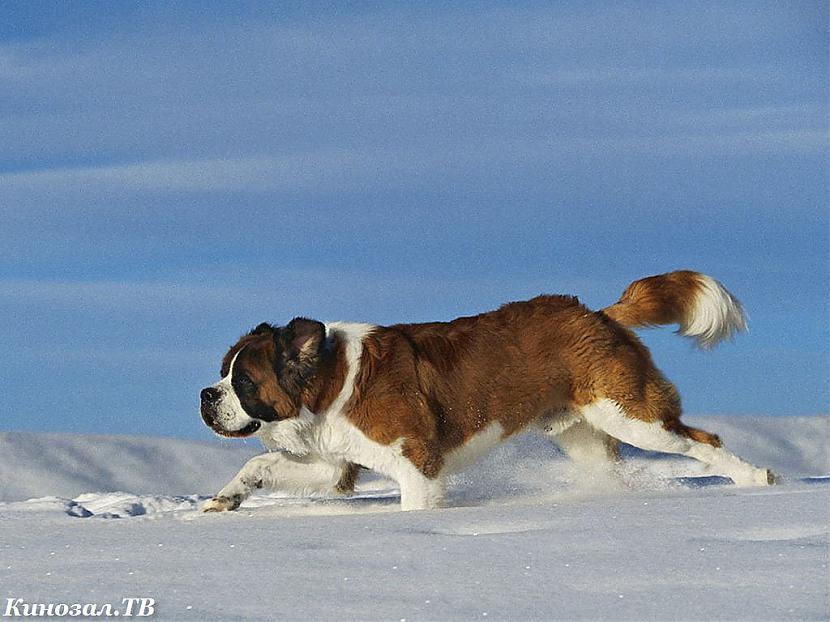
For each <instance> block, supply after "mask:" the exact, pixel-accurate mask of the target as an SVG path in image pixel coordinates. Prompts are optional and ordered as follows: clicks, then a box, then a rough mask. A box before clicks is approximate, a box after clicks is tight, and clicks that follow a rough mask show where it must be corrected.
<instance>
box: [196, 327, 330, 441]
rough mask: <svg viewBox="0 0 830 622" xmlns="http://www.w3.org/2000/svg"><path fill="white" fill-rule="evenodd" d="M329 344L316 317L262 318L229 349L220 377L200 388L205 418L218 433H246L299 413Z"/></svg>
mask: <svg viewBox="0 0 830 622" xmlns="http://www.w3.org/2000/svg"><path fill="white" fill-rule="evenodd" d="M325 344H326V328H325V326H324V325H323V324H321V323H320V322H317V321H314V320H308V319H305V318H295V319H293V320H291V322H289V324H288V326H285V327H275V326H271V325H270V324H265V323H263V324H260V325H259V326H257V327H256V328H255V329H254V330H252V331H251V332H250V333H248V334H247V335H245V336H243V337H242V338H241V339H240V340H239V341H238V342H237V343H236V344H235V345H234V346H233V347H232V348H231V349H230V350H228V353H227V354H226V355H225V358H224V359H223V360H222V369H221V372H220V373H221V376H222V379H221V380H220V381H219V382H217V383H216V384H214V385H212V386H210V387H207V388H206V389H202V393H201V413H202V419H203V420H204V422H205V423H206V424H207V425H208V426H209V427H210V428H211V429H212V430H213V431H214V432H216V433H217V434H220V435H222V436H230V437H243V436H250V435H251V434H254V433H256V432H257V431H259V429H260V428H261V427H262V425H263V423H268V422H279V421H283V420H286V419H291V418H293V417H297V416H298V415H299V413H300V409H301V407H302V395H303V390H304V389H305V388H306V387H307V386H308V384H309V382H310V381H311V380H312V379H313V377H314V375H315V372H316V370H317V367H318V365H319V364H320V360H321V357H322V355H323V352H324V349H325Z"/></svg>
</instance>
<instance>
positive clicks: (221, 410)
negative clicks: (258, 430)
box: [213, 346, 253, 432]
mask: <svg viewBox="0 0 830 622" xmlns="http://www.w3.org/2000/svg"><path fill="white" fill-rule="evenodd" d="M244 349H245V346H242V347H241V348H239V352H237V353H236V354H234V356H233V358H232V359H231V364H230V367H229V368H228V375H227V376H225V377H224V378H222V380H220V381H219V382H217V383H216V384H215V385H213V386H214V388H216V389H219V391H220V392H221V396H220V398H219V402H218V404H217V405H216V421H217V423H219V424H220V425H221V426H222V427H223V428H225V429H226V430H228V431H229V432H232V431H234V430H241V429H242V428H244V427H245V426H246V425H248V424H249V423H250V422H251V421H253V419H252V418H251V417H249V416H248V413H246V412H245V409H244V408H242V402H240V401H239V396H238V395H237V394H236V391H234V390H233V385H232V384H231V378H232V377H233V366H234V364H235V363H236V359H237V357H238V356H239V354H240V352H242V350H244Z"/></svg>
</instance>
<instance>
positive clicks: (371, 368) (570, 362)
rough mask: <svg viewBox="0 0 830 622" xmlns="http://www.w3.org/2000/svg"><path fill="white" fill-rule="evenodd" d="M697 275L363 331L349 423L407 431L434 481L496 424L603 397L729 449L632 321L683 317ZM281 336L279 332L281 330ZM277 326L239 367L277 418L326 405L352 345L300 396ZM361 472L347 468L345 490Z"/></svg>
mask: <svg viewBox="0 0 830 622" xmlns="http://www.w3.org/2000/svg"><path fill="white" fill-rule="evenodd" d="M698 287H699V282H698V279H697V273H693V272H674V273H670V274H667V275H661V276H657V277H649V278H646V279H643V280H640V281H637V282H635V283H633V284H632V285H630V286H629V287H628V289H627V290H626V291H625V293H624V294H623V296H622V298H621V299H620V301H619V302H617V303H616V304H614V305H612V306H611V307H608V308H607V309H605V310H603V311H591V310H590V309H588V308H586V307H585V306H584V305H582V304H581V303H580V302H579V301H578V300H577V299H576V298H573V297H570V296H538V297H536V298H533V299H532V300H528V301H526V302H513V303H510V304H506V305H504V306H502V307H501V308H499V309H498V310H496V311H491V312H488V313H482V314H480V315H476V316H472V317H463V318H458V319H456V320H453V321H451V322H432V323H425V324H397V325H394V326H388V327H377V328H376V329H374V330H373V331H372V332H371V333H370V334H369V335H368V336H367V337H366V338H365V339H364V343H363V354H362V359H361V362H360V370H359V374H358V376H357V378H356V381H355V389H354V393H353V396H352V399H351V401H350V404H349V405H348V406H347V409H346V416H347V417H348V419H349V420H350V421H351V422H352V423H353V424H354V425H355V426H356V427H357V428H359V429H360V430H361V431H362V432H363V433H364V434H365V435H366V436H367V437H368V438H370V439H372V440H374V441H376V442H377V443H380V444H382V445H389V444H391V443H394V442H395V441H398V440H399V439H403V452H404V455H405V456H406V457H407V458H408V459H409V460H410V461H411V462H412V463H413V464H414V465H415V466H416V467H417V468H418V469H419V470H420V471H421V472H422V473H424V474H425V475H426V476H427V477H436V476H437V475H438V474H439V472H440V471H441V468H442V466H443V462H444V457H445V456H446V454H447V452H449V451H451V450H453V449H455V448H457V447H459V446H461V445H463V444H464V443H466V442H467V441H469V440H470V439H471V438H472V437H474V436H475V435H476V434H477V433H479V432H481V431H482V430H484V429H485V428H486V427H487V426H488V425H490V424H492V423H494V422H497V423H499V424H500V425H501V427H502V428H503V430H504V434H505V435H511V434H513V433H515V432H518V431H519V430H522V429H523V428H525V427H527V426H529V425H530V424H532V423H534V422H535V421H537V420H538V419H539V418H540V417H543V416H548V415H551V414H552V413H556V412H559V411H567V410H572V409H576V408H579V407H581V406H586V405H588V404H591V403H592V402H595V401H596V400H599V399H603V398H606V399H610V400H613V401H614V402H616V403H617V404H619V405H620V406H621V407H622V409H623V411H624V412H625V414H626V415H627V416H629V417H632V418H636V419H641V420H643V421H647V422H660V423H661V424H662V425H663V426H664V427H665V428H666V429H668V430H670V431H673V432H676V433H679V434H682V435H685V436H687V437H689V438H692V439H694V440H697V441H700V442H704V443H708V444H710V445H713V446H715V447H719V446H720V440H719V439H718V437H717V436H715V435H713V434H709V433H707V432H704V431H702V430H697V429H694V428H690V427H688V426H685V425H684V424H683V423H681V422H680V414H681V407H680V397H679V395H678V393H677V391H676V389H675V388H674V386H673V385H672V384H671V383H670V382H669V381H668V380H666V379H665V378H664V377H663V375H662V374H661V373H660V371H659V370H658V369H657V368H656V367H655V365H654V363H653V362H652V359H651V355H650V353H649V351H648V350H647V349H646V347H645V346H644V345H643V344H642V343H641V342H640V340H639V339H638V338H637V337H636V335H634V334H633V333H632V332H631V331H630V330H629V329H628V327H636V326H650V325H655V324H667V323H674V322H680V321H681V320H683V319H684V318H685V317H686V315H687V314H688V313H689V310H690V309H691V307H692V305H693V304H694V300H695V295H696V293H697V291H698ZM276 330H277V332H278V331H279V329H276ZM272 337H273V335H272V334H270V333H269V332H268V331H264V332H262V333H259V332H256V333H254V334H251V335H248V336H245V337H243V338H242V339H241V340H240V342H239V343H238V344H236V345H235V346H234V347H233V348H232V349H231V350H230V351H229V352H228V354H227V355H226V357H225V361H224V362H223V368H222V369H223V372H222V373H223V375H225V374H226V373H227V369H228V367H229V364H230V360H231V359H232V357H233V355H234V354H236V352H237V351H239V349H240V348H242V347H243V346H244V347H245V351H244V352H243V353H241V355H240V356H239V358H238V359H237V362H236V365H235V369H234V373H236V370H237V369H239V370H242V371H244V372H245V373H247V374H249V375H250V376H251V377H252V379H253V380H254V381H255V382H256V384H257V385H258V391H259V393H258V398H259V399H260V400H262V401H263V402H264V403H267V404H269V405H272V407H273V408H274V410H275V411H276V412H277V413H279V418H287V417H292V416H296V415H297V413H298V412H299V408H300V407H301V406H302V405H305V406H306V407H307V408H309V409H310V410H311V411H312V412H322V411H323V410H325V408H326V407H327V406H328V405H330V404H331V403H332V401H333V400H334V398H335V397H336V395H337V394H338V392H339V391H340V389H341V387H342V385H343V380H344V378H345V375H346V367H345V355H344V351H343V344H342V343H340V342H339V340H337V338H336V337H335V342H334V345H333V347H331V348H329V349H327V350H325V351H324V352H323V353H322V354H321V355H320V359H319V361H318V362H317V363H316V370H315V373H314V375H313V376H312V378H311V380H310V381H309V383H308V384H307V385H306V386H305V387H304V388H303V390H302V393H301V395H300V396H299V397H298V398H295V399H292V398H291V396H290V395H289V393H288V392H287V391H286V389H285V388H284V387H283V386H281V383H280V382H279V380H278V378H277V376H276V375H275V372H274V369H275V361H277V360H278V359H279V356H280V353H279V352H277V351H276V349H279V347H280V346H279V344H278V342H277V345H276V346H275V340H274V339H273V338H272ZM356 474H357V471H356V467H354V465H347V468H346V470H345V471H344V475H343V477H342V478H341V485H342V486H340V487H342V488H344V489H350V488H351V487H353V485H354V477H356Z"/></svg>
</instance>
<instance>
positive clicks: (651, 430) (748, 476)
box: [580, 399, 772, 486]
mask: <svg viewBox="0 0 830 622" xmlns="http://www.w3.org/2000/svg"><path fill="white" fill-rule="evenodd" d="M580 412H581V413H582V415H583V416H584V417H585V420H586V421H587V422H588V423H590V424H591V425H592V426H594V427H595V428H598V429H599V430H602V431H603V432H605V433H607V434H609V435H610V436H612V437H614V438H617V439H619V440H621V441H623V442H624V443H628V444H629V445H634V446H635V447H639V448H640V449H646V450H648V451H660V452H665V453H672V454H682V455H684V456H688V457H690V458H695V459H697V460H700V461H701V462H703V463H705V464H707V465H709V466H710V467H711V469H712V470H713V471H714V472H715V473H717V474H719V475H725V476H726V477H729V478H731V479H732V481H734V482H735V483H736V484H737V485H739V486H764V485H767V484H770V483H772V481H771V478H772V474H771V473H770V472H769V471H768V470H767V469H759V468H758V467H756V466H754V465H752V464H749V463H748V462H745V461H743V460H741V459H740V458H739V457H738V456H736V455H735V454H733V453H732V452H730V451H728V450H726V449H724V448H723V447H713V446H711V445H708V444H706V443H701V442H699V441H696V440H694V439H691V438H688V437H686V436H682V435H680V434H675V433H674V432H670V431H668V430H666V429H665V428H664V427H663V426H662V425H661V424H660V423H659V422H654V423H649V422H646V421H641V420H639V419H632V418H630V417H628V416H626V414H625V412H624V411H623V409H622V408H621V407H620V405H619V404H617V403H616V402H614V401H612V400H609V399H600V400H597V401H596V402H594V403H592V404H589V405H587V406H584V407H583V408H581V409H580Z"/></svg>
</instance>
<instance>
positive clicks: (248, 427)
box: [210, 421, 262, 438]
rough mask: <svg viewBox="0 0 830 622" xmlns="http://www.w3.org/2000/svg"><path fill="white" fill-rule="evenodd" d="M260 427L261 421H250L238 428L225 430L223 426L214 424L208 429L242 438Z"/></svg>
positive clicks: (231, 436)
mask: <svg viewBox="0 0 830 622" xmlns="http://www.w3.org/2000/svg"><path fill="white" fill-rule="evenodd" d="M260 427H262V422H261V421H251V423H249V424H248V425H246V426H245V427H244V428H242V429H240V430H225V429H224V428H220V427H218V426H214V425H212V426H210V429H211V430H213V431H214V432H216V433H217V434H218V435H219V436H225V437H227V438H244V437H246V436H250V435H251V434H253V433H254V432H256V431H257V430H259V428H260Z"/></svg>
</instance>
